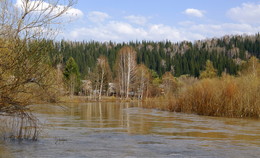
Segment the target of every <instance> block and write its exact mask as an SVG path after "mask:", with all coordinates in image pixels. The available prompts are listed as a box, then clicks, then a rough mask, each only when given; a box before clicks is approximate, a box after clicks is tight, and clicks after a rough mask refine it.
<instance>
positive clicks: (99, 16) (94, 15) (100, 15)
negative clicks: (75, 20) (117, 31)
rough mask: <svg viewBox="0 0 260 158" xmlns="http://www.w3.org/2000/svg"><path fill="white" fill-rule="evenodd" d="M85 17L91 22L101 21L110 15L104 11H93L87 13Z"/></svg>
mask: <svg viewBox="0 0 260 158" xmlns="http://www.w3.org/2000/svg"><path fill="white" fill-rule="evenodd" d="M87 17H88V19H89V20H90V21H91V22H93V23H101V22H103V21H105V20H106V19H108V18H109V17H110V16H109V15H108V14H107V13H104V12H99V11H93V12H90V13H88V15H87Z"/></svg>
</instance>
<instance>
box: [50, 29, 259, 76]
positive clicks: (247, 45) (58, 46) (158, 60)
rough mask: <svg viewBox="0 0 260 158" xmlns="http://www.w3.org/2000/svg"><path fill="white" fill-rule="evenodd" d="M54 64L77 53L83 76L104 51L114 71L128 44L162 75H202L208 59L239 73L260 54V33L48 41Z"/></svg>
mask: <svg viewBox="0 0 260 158" xmlns="http://www.w3.org/2000/svg"><path fill="white" fill-rule="evenodd" d="M47 43H48V44H49V46H50V47H49V49H50V51H49V55H50V60H51V62H52V64H53V66H55V65H57V64H58V63H63V64H64V63H65V62H66V61H67V60H68V59H69V58H70V57H73V58H74V59H75V61H76V63H77V64H78V66H79V70H80V73H81V78H84V77H85V76H86V75H87V74H89V73H90V72H92V71H93V69H94V67H95V65H96V61H97V58H98V57H99V56H100V55H103V56H106V57H107V58H108V62H109V65H110V67H111V70H112V72H114V71H115V69H116V68H115V61H116V57H117V52H118V51H119V50H120V49H121V48H122V47H123V46H125V45H128V46H131V47H133V48H134V49H135V51H136V52H137V63H138V64H140V63H143V64H145V65H146V66H147V67H148V68H149V69H151V70H154V71H155V72H157V73H158V75H159V76H162V75H163V74H164V73H165V72H168V71H170V72H172V73H173V74H174V76H176V77H178V76H181V75H186V74H187V75H190V76H195V77H198V76H199V75H200V72H201V71H203V70H204V69H205V63H206V61H207V60H210V61H212V62H213V65H214V67H215V68H216V69H217V72H218V75H221V73H222V72H226V73H229V74H231V75H236V74H237V73H238V72H239V71H240V69H241V65H242V63H243V62H245V61H247V60H248V59H249V58H250V57H251V56H255V57H257V58H260V35H259V33H257V34H255V35H234V36H229V35H226V36H223V37H221V38H212V39H206V40H198V41H195V42H188V41H183V42H178V43H173V42H171V41H162V42H153V41H135V42H128V43H113V42H96V41H90V42H84V41H83V42H71V41H64V40H61V41H59V42H57V41H47Z"/></svg>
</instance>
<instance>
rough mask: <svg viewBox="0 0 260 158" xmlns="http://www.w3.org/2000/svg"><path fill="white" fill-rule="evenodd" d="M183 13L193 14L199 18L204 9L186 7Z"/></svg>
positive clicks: (202, 14)
mask: <svg viewBox="0 0 260 158" xmlns="http://www.w3.org/2000/svg"><path fill="white" fill-rule="evenodd" d="M184 13H185V14H186V15H189V16H195V17H198V18H201V17H203V16H204V11H202V10H198V9H194V8H188V9H186V10H185V11H184Z"/></svg>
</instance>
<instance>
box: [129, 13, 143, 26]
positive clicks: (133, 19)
mask: <svg viewBox="0 0 260 158" xmlns="http://www.w3.org/2000/svg"><path fill="white" fill-rule="evenodd" d="M125 19H127V20H129V21H130V22H131V23H134V24H137V25H145V24H146V23H147V18H146V17H144V16H135V15H130V16H126V17H125Z"/></svg>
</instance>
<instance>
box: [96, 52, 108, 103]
mask: <svg viewBox="0 0 260 158" xmlns="http://www.w3.org/2000/svg"><path fill="white" fill-rule="evenodd" d="M111 79H112V76H111V70H110V67H109V64H108V61H107V58H106V57H105V56H100V57H99V58H98V59H97V64H96V68H95V70H94V73H93V74H92V82H93V83H94V84H95V85H94V87H95V93H96V92H98V99H99V100H101V97H102V92H103V90H104V89H105V90H106V91H107V89H108V83H109V82H110V81H111Z"/></svg>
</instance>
